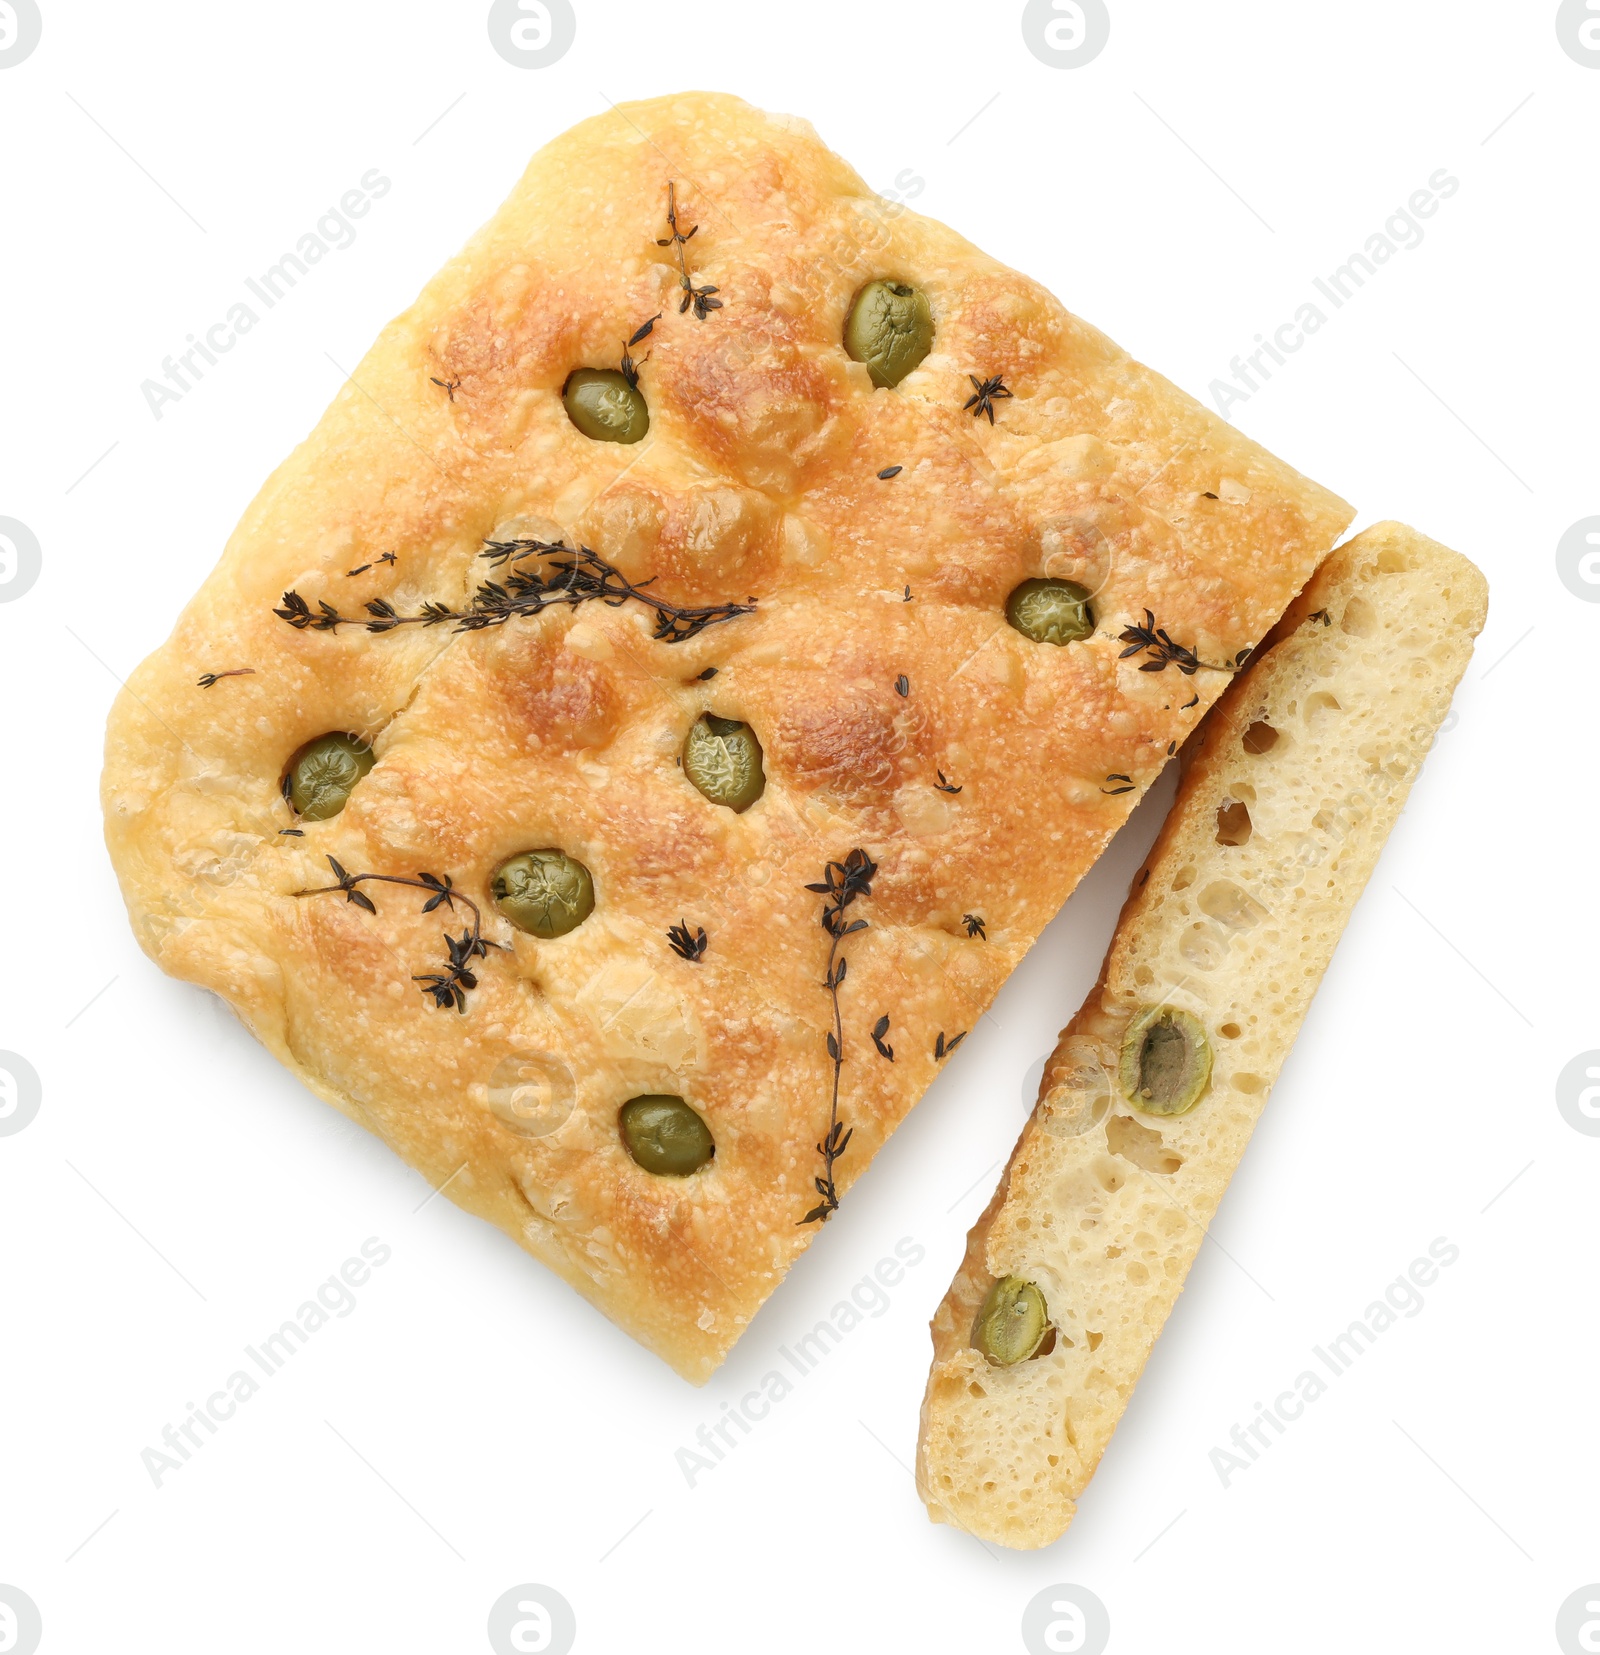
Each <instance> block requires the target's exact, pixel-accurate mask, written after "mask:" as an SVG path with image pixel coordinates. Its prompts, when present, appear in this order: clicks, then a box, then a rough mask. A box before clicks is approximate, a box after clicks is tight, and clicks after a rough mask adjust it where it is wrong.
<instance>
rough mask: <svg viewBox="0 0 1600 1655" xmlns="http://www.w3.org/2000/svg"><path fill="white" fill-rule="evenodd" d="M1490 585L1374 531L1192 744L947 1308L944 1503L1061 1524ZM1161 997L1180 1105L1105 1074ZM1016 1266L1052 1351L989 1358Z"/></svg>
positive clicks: (987, 1519) (1298, 609)
mask: <svg viewBox="0 0 1600 1655" xmlns="http://www.w3.org/2000/svg"><path fill="white" fill-rule="evenodd" d="M1485 601H1486V598H1485V588H1484V583H1483V578H1482V576H1481V575H1480V574H1479V573H1478V571H1477V570H1476V569H1475V568H1473V566H1472V565H1471V564H1470V563H1469V562H1467V560H1466V559H1465V558H1463V557H1461V556H1459V555H1458V554H1457V553H1455V552H1452V551H1449V550H1448V549H1446V548H1445V547H1443V546H1440V545H1437V544H1436V543H1435V542H1433V541H1431V540H1427V539H1425V538H1424V537H1423V536H1422V535H1419V534H1417V533H1416V532H1415V531H1414V530H1411V529H1407V528H1405V527H1404V526H1402V525H1400V524H1397V523H1384V524H1379V525H1377V526H1376V527H1375V528H1372V529H1368V530H1367V531H1366V532H1365V533H1363V534H1361V535H1359V536H1357V537H1356V539H1354V540H1352V541H1351V542H1350V543H1349V544H1348V545H1346V546H1342V547H1340V548H1339V550H1338V551H1336V552H1334V553H1333V554H1332V555H1331V556H1330V557H1329V558H1328V559H1327V561H1326V562H1325V563H1324V564H1323V566H1322V568H1321V569H1319V570H1318V572H1317V574H1316V575H1315V577H1314V578H1313V579H1312V581H1311V583H1310V584H1309V585H1308V586H1307V588H1306V590H1305V592H1303V593H1302V594H1301V596H1300V597H1299V599H1298V600H1297V601H1296V602H1295V604H1294V605H1293V606H1292V607H1291V609H1290V610H1289V612H1288V614H1287V615H1286V616H1285V617H1284V620H1283V622H1282V623H1281V625H1280V626H1279V628H1277V629H1276V631H1275V633H1274V635H1273V639H1272V640H1271V643H1270V646H1269V647H1268V648H1267V649H1266V650H1264V651H1263V653H1262V654H1261V656H1260V657H1259V658H1258V659H1257V661H1256V662H1255V663H1254V664H1253V665H1252V666H1251V668H1250V669H1249V671H1248V672H1247V673H1245V674H1244V676H1243V677H1242V678H1240V679H1239V680H1238V681H1236V682H1235V684H1234V685H1233V687H1232V688H1231V689H1230V690H1229V692H1228V694H1227V695H1226V696H1225V697H1224V698H1223V700H1222V701H1221V703H1220V704H1219V705H1218V706H1217V708H1216V710H1215V711H1214V712H1213V713H1212V714H1211V715H1210V717H1209V718H1207V720H1206V723H1205V725H1204V727H1203V729H1202V730H1201V731H1200V733H1199V736H1198V738H1197V740H1196V741H1195V743H1194V744H1193V745H1192V747H1191V748H1190V749H1189V750H1187V751H1186V754H1185V762H1186V771H1185V775H1184V780H1183V784H1182V786H1181V788H1180V789H1179V793H1178V798H1177V801H1176V802H1175V804H1174V805H1173V808H1172V812H1171V814H1170V815H1169V816H1168V818H1167V821H1166V823H1165V824H1164V826H1163V828H1162V831H1161V834H1160V836H1159V838H1158V839H1157V841H1156V844H1155V847H1154V849H1152V851H1151V853H1150V855H1149V857H1148V858H1146V861H1145V865H1144V868H1143V869H1142V870H1141V871H1140V873H1139V874H1138V875H1137V876H1136V877H1135V881H1134V888H1133V890H1132V892H1131V893H1130V894H1129V897H1128V900H1127V903H1126V905H1125V906H1124V908H1123V910H1122V915H1121V917H1120V919H1119V920H1118V923H1117V930H1116V934H1115V936H1114V937H1113V939H1112V943H1111V947H1110V950H1109V951H1108V953H1107V955H1106V959H1105V964H1104V965H1103V967H1102V969H1101V975H1100V980H1099V982H1098V983H1096V985H1095V987H1094V988H1093V989H1092V990H1091V992H1090V994H1089V997H1088V999H1087V1000H1086V1001H1085V1002H1084V1005H1083V1007H1082V1008H1081V1009H1080V1010H1079V1012H1078V1013H1077V1015H1076V1016H1075V1017H1074V1018H1073V1020H1072V1022H1071V1023H1070V1024H1069V1025H1068V1026H1067V1028H1066V1029H1065V1030H1063V1032H1062V1036H1061V1040H1060V1043H1059V1044H1058V1045H1057V1047H1056V1049H1055V1051H1054V1053H1053V1054H1052V1055H1051V1058H1050V1059H1049V1061H1048V1062H1047V1063H1046V1065H1045V1069H1044V1074H1043V1076H1042V1078H1041V1081H1040V1088H1039V1099H1040V1101H1039V1103H1038V1105H1037V1107H1036V1108H1035V1111H1034V1113H1033V1115H1032V1117H1031V1118H1030V1119H1029V1122H1028V1124H1027V1126H1026V1127H1025V1128H1024V1130H1023V1133H1022V1137H1021V1139H1020V1140H1019V1141H1018V1144H1017V1147H1016V1149H1015V1150H1014V1151H1013V1153H1012V1157H1011V1160H1010V1162H1009V1163H1008V1165H1007V1167H1006V1171H1005V1173H1004V1174H1003V1175H1002V1177H1001V1181H1000V1185H999V1188H998V1189H997V1190H996V1192H995V1195H994V1198H993V1200H992V1201H991V1202H990V1203H989V1206H988V1208H987V1209H986V1210H985V1212H984V1214H983V1216H982V1217H981V1218H980V1219H979V1221H978V1223H977V1224H976V1225H975V1226H974V1227H973V1229H972V1232H971V1234H970V1235H969V1237H968V1239H967V1250H966V1255H965V1257H964V1258H963V1260H962V1264H961V1268H960V1270H959V1271H958V1272H957V1275H956V1278H955V1280H954V1282H953V1283H952V1284H951V1286H950V1290H949V1292H948V1293H947V1294H946V1295H945V1298H944V1301H943V1303H942V1304H941V1305H940V1306H939V1308H938V1310H937V1312H936V1313H935V1315H934V1318H933V1323H932V1333H933V1345H934V1360H933V1367H932V1371H931V1372H930V1374H929V1378H928V1387H927V1393H926V1396H925V1398H924V1401H923V1408H922V1427H921V1432H920V1435H919V1439H918V1454H917V1479H918V1487H919V1489H920V1490H921V1492H922V1496H923V1499H924V1501H925V1502H926V1503H927V1505H928V1508H929V1515H930V1516H931V1517H932V1518H933V1519H934V1521H936V1522H950V1523H954V1524H956V1525H957V1526H958V1527H961V1528H965V1529H968V1530H970V1531H971V1532H972V1533H974V1534H977V1535H980V1536H982V1537H983V1538H985V1539H991V1540H995V1541H998V1542H1000V1543H1001V1544H1003V1545H1008V1546H1029V1547H1031V1546H1044V1545H1048V1544H1050V1543H1051V1542H1052V1541H1053V1540H1055V1539H1057V1538H1059V1536H1060V1535H1061V1533H1062V1531H1063V1530H1064V1529H1065V1528H1066V1527H1067V1525H1068V1524H1069V1523H1070V1522H1071V1520H1072V1517H1073V1513H1074V1511H1075V1510H1076V1501H1077V1499H1078V1497H1079V1495H1081V1493H1082V1492H1083V1489H1084V1487H1085V1485H1086V1484H1087V1483H1088V1481H1089V1478H1090V1477H1091V1476H1092V1475H1093V1474H1094V1470H1095V1467H1096V1466H1097V1465H1098V1463H1099V1460H1100V1456H1101V1454H1102V1452H1103V1451H1104V1449H1105V1446H1106V1443H1107V1441H1108V1440H1109V1438H1110V1436H1111V1433H1112V1431H1113V1430H1114V1429H1115V1428H1116V1425H1117V1422H1118V1420H1119V1419H1120V1418H1121V1417H1122V1411H1123V1409H1124V1407H1125V1406H1126V1405H1127V1402H1128V1398H1129V1396H1130V1395H1131V1393H1132V1390H1133V1386H1134V1384H1135V1382H1136V1381H1137V1379H1138V1377H1139V1374H1140V1372H1141V1371H1142V1370H1143V1367H1144V1364H1145V1360H1146V1359H1147V1357H1148V1356H1149V1354H1150V1351H1151V1348H1152V1346H1153V1345H1154V1343H1155V1340H1156V1336H1157V1335H1158V1334H1159V1332H1160V1330H1161V1328H1162V1326H1163V1324H1164V1323H1165V1321H1166V1317H1167V1315H1168V1313H1169V1311H1170V1310H1171V1308H1172V1305H1173V1303H1174V1302H1175V1300H1176V1299H1177V1296H1178V1293H1179V1292H1180V1291H1181V1290H1182V1287H1183V1282H1184V1278H1185V1276H1186V1275H1187V1273H1188V1270H1189V1266H1190V1264H1191V1263H1192V1262H1193V1260H1194V1256H1195V1254H1196V1252H1197V1251H1198V1249H1199V1245H1200V1241H1201V1238H1202V1236H1203V1235H1204V1233H1205V1226H1206V1225H1207V1223H1208V1222H1209V1221H1210V1219H1211V1217H1212V1215H1213V1214H1214V1212H1215V1211H1216V1208H1217V1204H1218V1202H1220V1200H1221V1199H1222V1195H1223V1193H1224V1191H1225V1190H1226V1188H1227V1184H1228V1180H1229V1179H1230V1178H1231V1177H1232V1175H1233V1171H1234V1169H1235V1167H1236V1166H1237V1165H1238V1163H1239V1159H1240V1157H1241V1156H1242V1154H1243V1153H1244V1149H1245V1145H1246V1144H1247V1142H1248V1140H1249V1137H1250V1133H1251V1130H1252V1129H1253V1127H1254V1125H1255V1122H1256V1120H1257V1118H1258V1117H1259V1115H1260V1113H1261V1110H1262V1108H1263V1106H1264V1105H1265V1103H1266V1100H1267V1095H1268V1093H1269V1091H1270V1089H1271V1086H1272V1084H1273V1082H1274V1081H1275V1080H1276V1078H1277V1075H1278V1071H1279V1069H1280V1068H1281V1066H1282V1064H1283V1061H1284V1059H1285V1057H1286V1056H1287V1055H1288V1052H1289V1049H1290V1047H1291V1046H1292V1044H1293V1042H1294V1038H1295V1035H1296V1034H1297V1033H1298V1031H1299V1028H1300V1023H1301V1021H1302V1019H1303V1018H1304V1016H1305V1013H1306V1009H1307V1007H1308V1006H1309V1004H1310V1002H1311V997H1312V995H1313V994H1314V993H1315V992H1316V988H1317V985H1318V983H1319V982H1320V981H1321V978H1322V973H1323V971H1324V969H1325V968H1326V966H1327V964H1328V961H1329V959H1330V958H1331V956H1332V953H1333V949H1334V946H1335V944H1336V943H1337V942H1338V939H1339V936H1340V934H1341V933H1342V931H1343V929H1344V925H1345V922H1346V920H1347V919H1348V917H1349V914H1350V911H1351V909H1352V908H1353V907H1354V905H1355V902H1356V899H1357V898H1358V897H1359V896H1360V894H1361V891H1362V889H1363V887H1364V886H1365V884H1366V881H1367V878H1368V876H1369V875H1370V874H1371V872H1372V868H1373V865H1374V864H1375V862H1376V861H1377V858H1378V855H1379V853H1380V852H1381V851H1382V849H1383V845H1384V842H1385V840H1386V839H1387V837H1388V834H1389V830H1390V828H1391V827H1392V826H1393V824H1394V822H1395V820H1396V819H1397V817H1398V816H1399V814H1400V811H1401V809H1402V807H1403V806H1404V804H1405V801H1406V796H1407V794H1408V793H1409V792H1410V788H1411V783H1412V781H1413V779H1414V778H1415V776H1416V773H1417V771H1418V769H1419V768H1420V766H1421V764H1422V760H1423V758H1424V756H1425V755H1426V753H1427V751H1428V748H1429V747H1430V746H1431V745H1432V742H1433V738H1434V735H1435V733H1436V731H1437V730H1438V727H1439V724H1440V721H1441V720H1442V719H1443V718H1444V715H1445V713H1446V711H1447V709H1448V707H1449V704H1450V696H1451V694H1452V692H1453V691H1454V689H1455V686H1456V684H1457V682H1458V681H1459V679H1460V677H1461V674H1462V672H1463V671H1464V670H1465V668H1466V664H1467V661H1468V659H1469V658H1470V656H1471V653H1472V642H1473V639H1474V638H1475V637H1476V636H1477V634H1478V631H1479V629H1480V628H1481V627H1482V625H1483V619H1484V612H1485ZM1263 725H1265V726H1270V735H1269V734H1268V733H1267V732H1266V731H1263V730H1262V729H1261V728H1260V727H1261V726H1263ZM1241 811H1243V812H1244V814H1243V815H1240V814H1239V813H1240V812H1241ZM1149 1005H1158V1006H1159V1005H1171V1006H1174V1007H1177V1008H1180V1009H1181V1010H1183V1011H1186V1012H1188V1013H1190V1014H1191V1015H1192V1016H1194V1017H1197V1018H1198V1019H1199V1020H1200V1022H1201V1023H1202V1024H1203V1025H1204V1026H1205V1028H1206V1029H1207V1030H1208V1032H1209V1037H1210V1040H1211V1043H1212V1046H1213V1048H1214V1051H1215V1067H1214V1069H1213V1072H1212V1076H1211V1084H1210V1088H1209V1090H1208V1091H1207V1092H1206V1094H1205V1095H1204V1097H1203V1098H1202V1099H1201V1101H1200V1103H1199V1104H1198V1105H1197V1106H1196V1107H1195V1108H1194V1109H1193V1110H1192V1111H1191V1112H1190V1113H1188V1114H1183V1115H1178V1116H1170V1117H1161V1116H1155V1115H1150V1114H1147V1113H1142V1112H1139V1111H1136V1110H1134V1109H1133V1108H1131V1107H1130V1106H1129V1103H1128V1101H1127V1100H1126V1099H1125V1098H1124V1097H1123V1096H1122V1095H1121V1094H1120V1092H1119V1089H1118V1087H1117V1086H1116V1084H1114V1083H1113V1081H1112V1079H1111V1077H1112V1076H1114V1075H1115V1073H1116V1070H1117V1065H1118V1058H1119V1053H1120V1048H1121V1043H1122V1038H1123V1033H1124V1031H1125V1030H1126V1029H1127V1028H1128V1026H1129V1023H1130V1021H1131V1020H1132V1018H1133V1017H1134V1016H1135V1014H1136V1013H1137V1012H1138V1011H1139V1010H1140V1009H1141V1008H1142V1007H1144V1006H1149ZM1008 1274H1016V1275H1020V1276H1023V1277H1024V1278H1026V1279H1027V1280H1030V1281H1033V1282H1034V1283H1036V1284H1037V1285H1038V1286H1039V1287H1040V1289H1041V1291H1043V1292H1044V1293H1045V1296H1046V1298H1047V1301H1048V1303H1049V1305H1050V1309H1051V1314H1052V1317H1053V1320H1054V1323H1055V1326H1056V1328H1057V1330H1058V1335H1059V1336H1058V1339H1057V1343H1056V1345H1055V1348H1054V1349H1053V1350H1052V1351H1051V1352H1050V1353H1049V1354H1048V1355H1045V1356H1041V1357H1039V1358H1038V1359H1036V1360H1034V1361H1030V1362H1024V1363H1020V1364H1018V1365H1017V1366H1015V1367H1010V1368H998V1367H994V1366H992V1365H990V1364H989V1363H987V1362H986V1361H985V1360H984V1358H983V1357H982V1356H981V1355H980V1354H979V1353H978V1352H977V1351H976V1350H974V1349H973V1348H972V1345H971V1329H972V1324H973V1318H974V1316H975V1314H976V1312H977V1310H978V1307H979V1305H980V1304H981V1303H982V1301H983V1298H984V1295H985V1294H986V1293H987V1292H988V1290H989V1287H990V1285H991V1283H992V1282H993V1281H994V1279H995V1278H996V1277H997V1276H1003V1275H1008Z"/></svg>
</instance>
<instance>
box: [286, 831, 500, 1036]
mask: <svg viewBox="0 0 1600 1655" xmlns="http://www.w3.org/2000/svg"><path fill="white" fill-rule="evenodd" d="M328 866H329V867H330V868H332V869H333V877H334V879H335V880H337V881H338V883H337V884H334V885H316V886H312V887H310V888H308V889H306V890H303V891H296V892H294V893H293V894H294V895H295V896H327V895H329V894H331V893H332V892H334V891H342V892H343V893H344V899H345V901H346V902H353V903H354V904H355V905H356V907H358V908H364V909H366V911H367V912H368V913H369V914H375V913H377V911H378V905H377V903H375V902H374V901H373V900H372V898H371V897H370V896H368V895H367V893H366V892H365V891H363V890H358V889H357V887H358V886H360V885H363V884H365V883H366V882H367V881H368V880H376V881H377V882H378V883H379V884H382V885H409V886H411V887H412V888H413V889H414V890H419V891H427V892H428V893H429V896H428V900H427V901H426V902H425V903H423V905H422V911H423V913H425V914H431V913H432V912H433V910H434V909H435V908H437V907H439V905H440V904H441V903H442V904H443V905H444V906H445V907H446V908H448V909H449V910H450V911H451V912H452V913H454V912H455V906H456V903H458V902H464V903H465V904H466V905H467V907H468V908H469V909H471V911H472V924H471V925H470V926H469V927H468V928H467V929H466V930H465V931H463V932H462V933H461V935H460V936H459V937H452V936H451V935H450V933H449V932H448V931H446V932H445V934H444V943H445V950H446V953H447V955H448V962H447V965H446V968H445V969H444V970H443V971H428V972H422V973H420V974H417V975H414V976H413V977H412V979H411V980H412V982H414V983H421V984H422V992H423V993H424V994H425V995H427V996H428V997H429V998H430V999H431V1000H432V1001H433V1003H434V1005H435V1006H436V1007H437V1008H438V1009H439V1010H440V1011H449V1010H450V1008H451V1007H452V1006H454V1007H455V1009H456V1010H457V1011H460V1012H464V1011H465V1010H466V1009H467V994H466V991H467V990H468V989H469V988H476V987H477V986H478V979H477V976H476V974H475V973H474V972H473V970H472V962H473V961H474V960H480V959H481V960H486V959H488V957H489V950H490V949H491V948H500V947H501V946H502V945H501V944H500V943H497V942H490V941H488V939H487V938H485V937H484V935H483V929H482V927H483V915H482V913H481V911H480V910H479V908H478V905H477V903H476V902H474V901H473V900H472V898H471V897H470V896H467V895H466V894H465V893H464V892H462V891H458V890H456V888H455V885H454V883H453V882H452V880H451V878H450V876H449V874H446V875H445V876H444V878H443V879H440V878H439V877H438V876H437V875H436V874H431V873H419V874H418V875H417V877H416V878H415V879H407V878H405V877H404V876H403V875H400V874H392V873H348V872H346V870H345V869H344V868H343V867H342V866H341V865H340V863H339V862H338V860H337V859H336V858H335V857H332V856H330V857H329V858H328Z"/></svg>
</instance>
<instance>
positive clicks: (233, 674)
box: [195, 667, 256, 690]
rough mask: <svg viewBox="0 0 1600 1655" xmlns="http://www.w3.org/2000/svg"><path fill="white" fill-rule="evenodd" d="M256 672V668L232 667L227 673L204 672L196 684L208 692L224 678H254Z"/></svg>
mask: <svg viewBox="0 0 1600 1655" xmlns="http://www.w3.org/2000/svg"><path fill="white" fill-rule="evenodd" d="M255 670H256V669H255V668H254V667H230V668H229V669H228V671H227V672H202V673H201V674H200V676H199V677H198V678H197V679H196V680H195V682H196V683H197V684H198V685H199V686H200V688H201V689H203V690H208V689H210V688H211V686H212V685H213V684H220V683H221V682H222V680H223V679H224V678H253V677H254V676H255Z"/></svg>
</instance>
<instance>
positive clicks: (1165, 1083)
mask: <svg viewBox="0 0 1600 1655" xmlns="http://www.w3.org/2000/svg"><path fill="white" fill-rule="evenodd" d="M1117 1082H1118V1084H1119V1085H1120V1086H1121V1088H1122V1095H1123V1096H1124V1097H1125V1098H1126V1099H1127V1100H1128V1102H1129V1103H1131V1104H1132V1105H1133V1107H1134V1108H1135V1109H1139V1110H1142V1111H1143V1112H1144V1113H1145V1114H1147V1115H1186V1114H1188V1112H1189V1111H1190V1110H1191V1109H1193V1108H1194V1106H1195V1105H1196V1104H1197V1103H1198V1102H1199V1101H1200V1099H1201V1098H1202V1097H1204V1096H1205V1091H1206V1087H1208V1086H1209V1085H1210V1084H1211V1041H1210V1040H1209V1039H1208V1038H1207V1035H1206V1031H1205V1025H1204V1024H1203V1023H1202V1022H1201V1021H1200V1019H1199V1018H1198V1017H1196V1016H1195V1015H1194V1013H1193V1012H1188V1011H1182V1010H1180V1009H1179V1008H1178V1007H1177V1006H1147V1007H1146V1008H1145V1009H1144V1010H1143V1011H1142V1012H1140V1013H1139V1015H1138V1016H1137V1017H1135V1018H1134V1020H1133V1021H1132V1022H1131V1023H1130V1024H1129V1025H1128V1032H1127V1033H1126V1034H1125V1035H1124V1036H1123V1037H1122V1055H1121V1057H1120V1058H1119V1059H1118V1062H1117Z"/></svg>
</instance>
